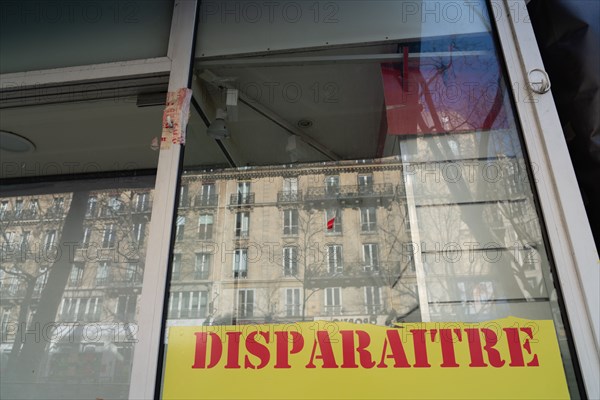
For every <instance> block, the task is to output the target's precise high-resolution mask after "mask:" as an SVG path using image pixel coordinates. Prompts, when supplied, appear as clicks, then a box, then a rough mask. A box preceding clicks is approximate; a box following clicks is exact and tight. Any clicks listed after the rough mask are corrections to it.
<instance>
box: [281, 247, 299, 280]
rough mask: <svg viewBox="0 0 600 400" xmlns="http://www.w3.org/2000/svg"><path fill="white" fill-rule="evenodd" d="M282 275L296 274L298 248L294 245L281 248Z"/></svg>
mask: <svg viewBox="0 0 600 400" xmlns="http://www.w3.org/2000/svg"><path fill="white" fill-rule="evenodd" d="M283 275H284V276H297V275H298V248H297V247H296V246H288V247H284V248H283Z"/></svg>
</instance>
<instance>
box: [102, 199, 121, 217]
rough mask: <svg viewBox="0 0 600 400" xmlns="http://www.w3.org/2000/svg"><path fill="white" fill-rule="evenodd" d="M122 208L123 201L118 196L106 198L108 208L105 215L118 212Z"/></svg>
mask: <svg viewBox="0 0 600 400" xmlns="http://www.w3.org/2000/svg"><path fill="white" fill-rule="evenodd" d="M122 208H123V202H122V201H121V199H119V196H111V197H110V198H109V199H108V209H107V214H106V215H114V214H118V213H119V212H120V211H121V210H122Z"/></svg>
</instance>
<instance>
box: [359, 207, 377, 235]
mask: <svg viewBox="0 0 600 400" xmlns="http://www.w3.org/2000/svg"><path fill="white" fill-rule="evenodd" d="M376 229H377V214H376V209H375V207H361V209H360V230H361V231H362V232H375V230H376Z"/></svg>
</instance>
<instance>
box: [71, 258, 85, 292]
mask: <svg viewBox="0 0 600 400" xmlns="http://www.w3.org/2000/svg"><path fill="white" fill-rule="evenodd" d="M83 266H84V264H83V263H82V262H76V263H73V265H72V266H71V274H70V275H69V286H71V287H79V286H80V285H81V282H82V280H83Z"/></svg>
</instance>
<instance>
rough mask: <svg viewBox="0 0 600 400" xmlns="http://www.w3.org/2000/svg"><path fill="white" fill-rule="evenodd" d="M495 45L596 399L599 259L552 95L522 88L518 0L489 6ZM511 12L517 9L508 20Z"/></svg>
mask: <svg viewBox="0 0 600 400" xmlns="http://www.w3.org/2000/svg"><path fill="white" fill-rule="evenodd" d="M493 5H494V7H493V10H494V13H495V20H496V25H497V28H498V34H499V37H500V47H501V49H502V52H503V54H504V58H505V60H506V67H507V71H508V75H509V79H510V82H511V83H512V88H513V91H514V93H513V95H514V96H516V99H515V100H516V101H515V104H516V109H517V114H518V119H519V122H520V124H521V128H522V131H523V136H524V140H525V144H526V147H527V152H528V155H529V160H530V163H531V165H533V166H535V167H536V168H534V179H533V181H534V184H535V187H536V189H537V192H538V197H539V203H540V206H541V211H542V214H543V216H544V221H545V228H546V232H547V234H548V239H549V242H550V251H551V253H552V256H553V258H554V264H555V266H556V270H557V274H558V282H559V284H560V287H561V290H562V294H563V298H564V302H565V307H566V310H567V317H568V319H569V321H570V325H571V326H572V327H573V329H572V332H571V333H572V335H573V339H574V345H575V349H576V351H577V356H578V359H579V364H580V371H581V373H582V375H583V380H584V384H585V388H586V391H587V396H588V397H589V398H600V381H599V380H598V376H600V294H599V293H598V282H600V268H599V267H600V259H599V258H598V251H597V249H596V246H595V244H594V239H593V236H592V232H591V229H590V225H589V221H588V219H587V216H586V213H585V208H584V206H583V201H582V199H581V194H580V192H579V187H578V185H577V178H576V176H575V172H574V170H573V165H572V163H571V159H570V156H569V152H568V150H567V143H566V141H565V138H564V134H563V131H562V128H561V124H560V120H559V119H558V113H557V111H556V106H555V103H554V99H553V97H552V92H550V91H549V92H547V93H545V94H536V93H534V92H533V91H531V90H530V89H529V83H530V81H529V77H528V73H529V72H530V71H532V70H533V69H536V68H538V69H541V70H544V65H543V63H542V58H541V55H540V52H539V48H538V46H537V42H536V39H535V34H534V32H533V27H532V26H531V22H530V20H529V16H528V14H527V7H526V2H525V1H524V0H496V1H493ZM514 10H518V11H519V12H518V15H515V13H514ZM593 349H595V350H596V351H593Z"/></svg>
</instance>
